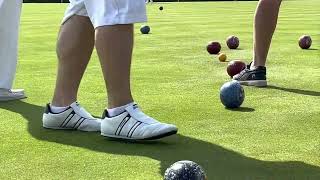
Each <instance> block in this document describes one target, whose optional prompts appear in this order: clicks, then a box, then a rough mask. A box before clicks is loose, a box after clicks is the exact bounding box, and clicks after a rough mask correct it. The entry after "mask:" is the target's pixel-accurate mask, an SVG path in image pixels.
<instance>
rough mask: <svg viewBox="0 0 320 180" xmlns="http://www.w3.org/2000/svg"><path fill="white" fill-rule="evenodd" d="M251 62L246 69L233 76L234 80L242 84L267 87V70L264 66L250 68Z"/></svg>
mask: <svg viewBox="0 0 320 180" xmlns="http://www.w3.org/2000/svg"><path fill="white" fill-rule="evenodd" d="M250 66H251V63H250V64H249V65H248V66H247V68H246V69H244V70H243V71H241V72H240V73H239V74H237V75H235V76H234V77H233V80H236V81H239V83H240V84H241V85H245V86H255V87H266V86H267V85H268V83H267V75H266V74H267V70H266V67H264V66H258V67H256V68H255V69H252V70H251V69H250Z"/></svg>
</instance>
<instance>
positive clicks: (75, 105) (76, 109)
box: [70, 102, 93, 119]
mask: <svg viewBox="0 0 320 180" xmlns="http://www.w3.org/2000/svg"><path fill="white" fill-rule="evenodd" d="M70 107H72V109H73V110H74V112H76V113H77V114H78V115H80V116H82V117H84V118H88V119H93V117H92V116H91V114H90V113H88V111H86V110H85V109H84V108H83V107H82V106H81V105H80V104H79V103H78V102H74V103H72V104H71V105H70Z"/></svg>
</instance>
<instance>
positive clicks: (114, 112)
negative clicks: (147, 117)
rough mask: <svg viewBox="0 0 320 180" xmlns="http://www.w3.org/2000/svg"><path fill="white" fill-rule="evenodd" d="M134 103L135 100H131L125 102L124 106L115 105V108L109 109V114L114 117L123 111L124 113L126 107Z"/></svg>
mask: <svg viewBox="0 0 320 180" xmlns="http://www.w3.org/2000/svg"><path fill="white" fill-rule="evenodd" d="M133 104H134V102H130V103H128V104H125V105H123V106H118V107H114V108H110V109H109V108H108V109H107V111H108V115H109V116H110V117H114V116H117V115H119V114H121V113H123V112H124V111H125V109H126V108H127V107H129V106H132V105H133Z"/></svg>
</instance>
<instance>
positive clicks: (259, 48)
mask: <svg viewBox="0 0 320 180" xmlns="http://www.w3.org/2000/svg"><path fill="white" fill-rule="evenodd" d="M280 4H281V0H260V2H259V4H258V7H257V10H256V15H255V19H254V58H253V63H252V66H255V67H258V66H265V64H266V61H267V56H268V52H269V48H270V44H271V40H272V36H273V33H274V31H275V29H276V26H277V20H278V14H279V9H280Z"/></svg>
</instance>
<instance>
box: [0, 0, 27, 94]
mask: <svg viewBox="0 0 320 180" xmlns="http://www.w3.org/2000/svg"><path fill="white" fill-rule="evenodd" d="M21 4H22V0H0V88H5V89H11V88H12V84H13V80H14V77H15V73H16V66H17V56H18V52H17V51H18V33H19V23H20V13H21Z"/></svg>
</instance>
